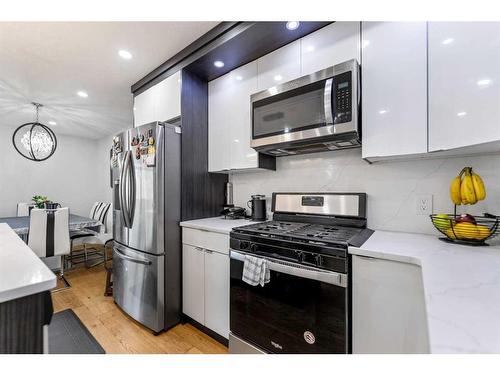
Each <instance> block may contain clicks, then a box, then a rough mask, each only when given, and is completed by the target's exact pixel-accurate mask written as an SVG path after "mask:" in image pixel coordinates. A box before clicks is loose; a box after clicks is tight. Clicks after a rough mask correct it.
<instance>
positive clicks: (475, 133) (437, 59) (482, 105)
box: [429, 22, 500, 151]
mask: <svg viewBox="0 0 500 375" xmlns="http://www.w3.org/2000/svg"><path fill="white" fill-rule="evenodd" d="M499 140H500V23H498V22H430V23H429V151H438V150H448V149H453V148H457V147H464V146H471V145H477V144H481V143H486V142H492V141H499Z"/></svg>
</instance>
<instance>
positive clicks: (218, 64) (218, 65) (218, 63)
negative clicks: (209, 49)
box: [214, 60, 224, 68]
mask: <svg viewBox="0 0 500 375" xmlns="http://www.w3.org/2000/svg"><path fill="white" fill-rule="evenodd" d="M214 65H215V67H216V68H222V67H223V66H224V63H223V62H222V61H220V60H217V61H214Z"/></svg>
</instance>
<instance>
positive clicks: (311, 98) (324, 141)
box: [251, 60, 361, 156]
mask: <svg viewBox="0 0 500 375" xmlns="http://www.w3.org/2000/svg"><path fill="white" fill-rule="evenodd" d="M359 103H360V84H359V65H358V62H357V61H356V60H349V61H346V62H344V63H341V64H338V65H335V66H332V67H329V68H327V69H324V70H321V71H319V72H316V73H313V74H310V75H307V76H304V77H301V78H298V79H295V80H293V81H290V82H287V83H283V84H281V85H278V86H274V87H271V88H269V89H267V90H264V91H261V92H259V93H256V94H254V95H252V96H251V106H252V107H251V109H252V138H251V139H252V141H251V146H252V147H253V148H254V149H255V150H257V151H259V152H261V153H264V154H268V155H273V156H284V155H294V154H300V153H311V152H319V151H327V150H338V149H343V148H353V147H359V146H360V145H361V131H360V123H359V118H358V117H359Z"/></svg>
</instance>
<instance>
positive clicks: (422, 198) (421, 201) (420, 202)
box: [416, 194, 432, 215]
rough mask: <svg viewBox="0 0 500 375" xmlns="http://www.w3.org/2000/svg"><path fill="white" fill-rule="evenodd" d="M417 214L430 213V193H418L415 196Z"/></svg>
mask: <svg viewBox="0 0 500 375" xmlns="http://www.w3.org/2000/svg"><path fill="white" fill-rule="evenodd" d="M416 210H417V211H416V212H417V215H431V214H432V194H419V195H417V196H416Z"/></svg>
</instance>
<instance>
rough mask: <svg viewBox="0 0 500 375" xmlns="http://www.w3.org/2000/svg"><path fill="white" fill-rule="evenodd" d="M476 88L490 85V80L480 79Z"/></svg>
mask: <svg viewBox="0 0 500 375" xmlns="http://www.w3.org/2000/svg"><path fill="white" fill-rule="evenodd" d="M476 83H477V85H478V86H488V85H489V84H490V83H491V79H487V78H486V79H480V80H479V81H477V82H476Z"/></svg>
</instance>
